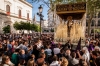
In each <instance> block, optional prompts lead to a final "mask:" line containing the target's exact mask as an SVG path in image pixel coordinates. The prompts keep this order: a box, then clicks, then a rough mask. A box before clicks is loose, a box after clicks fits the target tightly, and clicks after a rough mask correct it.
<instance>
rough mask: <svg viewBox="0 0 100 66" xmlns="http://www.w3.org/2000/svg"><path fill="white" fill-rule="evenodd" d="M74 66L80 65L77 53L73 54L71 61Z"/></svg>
mask: <svg viewBox="0 0 100 66" xmlns="http://www.w3.org/2000/svg"><path fill="white" fill-rule="evenodd" d="M71 64H72V66H77V65H78V64H79V60H78V59H76V53H75V52H72V60H71Z"/></svg>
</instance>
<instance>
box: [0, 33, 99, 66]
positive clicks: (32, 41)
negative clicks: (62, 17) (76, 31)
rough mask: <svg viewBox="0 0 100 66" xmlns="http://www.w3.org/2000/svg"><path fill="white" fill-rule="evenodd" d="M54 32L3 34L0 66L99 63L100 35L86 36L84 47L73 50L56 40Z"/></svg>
mask: <svg viewBox="0 0 100 66" xmlns="http://www.w3.org/2000/svg"><path fill="white" fill-rule="evenodd" d="M53 37H54V35H53V34H42V35H41V39H39V38H37V37H36V36H35V35H34V34H0V66H100V37H99V35H98V36H97V37H96V38H95V39H93V38H91V37H86V42H85V46H84V47H82V48H81V49H79V50H75V49H74V50H73V49H72V48H73V47H74V45H73V44H72V43H71V41H70V40H69V41H68V42H67V43H66V44H61V43H59V42H58V43H57V44H55V43H54V38H53Z"/></svg>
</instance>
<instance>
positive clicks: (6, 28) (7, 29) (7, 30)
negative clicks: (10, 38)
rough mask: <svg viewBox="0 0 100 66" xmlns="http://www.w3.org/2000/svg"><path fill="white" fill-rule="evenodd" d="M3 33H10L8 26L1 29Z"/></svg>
mask: <svg viewBox="0 0 100 66" xmlns="http://www.w3.org/2000/svg"><path fill="white" fill-rule="evenodd" d="M3 31H4V33H10V25H7V26H5V27H3Z"/></svg>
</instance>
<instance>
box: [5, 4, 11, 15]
mask: <svg viewBox="0 0 100 66" xmlns="http://www.w3.org/2000/svg"><path fill="white" fill-rule="evenodd" d="M6 13H7V15H10V6H9V5H6Z"/></svg>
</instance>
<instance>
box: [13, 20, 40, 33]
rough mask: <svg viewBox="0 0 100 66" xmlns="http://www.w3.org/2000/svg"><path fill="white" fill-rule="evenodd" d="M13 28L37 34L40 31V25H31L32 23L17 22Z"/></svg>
mask: <svg viewBox="0 0 100 66" xmlns="http://www.w3.org/2000/svg"><path fill="white" fill-rule="evenodd" d="M13 27H14V28H15V29H16V30H33V31H36V32H38V31H39V28H38V25H36V24H31V23H30V22H22V21H21V22H15V23H14V25H13Z"/></svg>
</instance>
